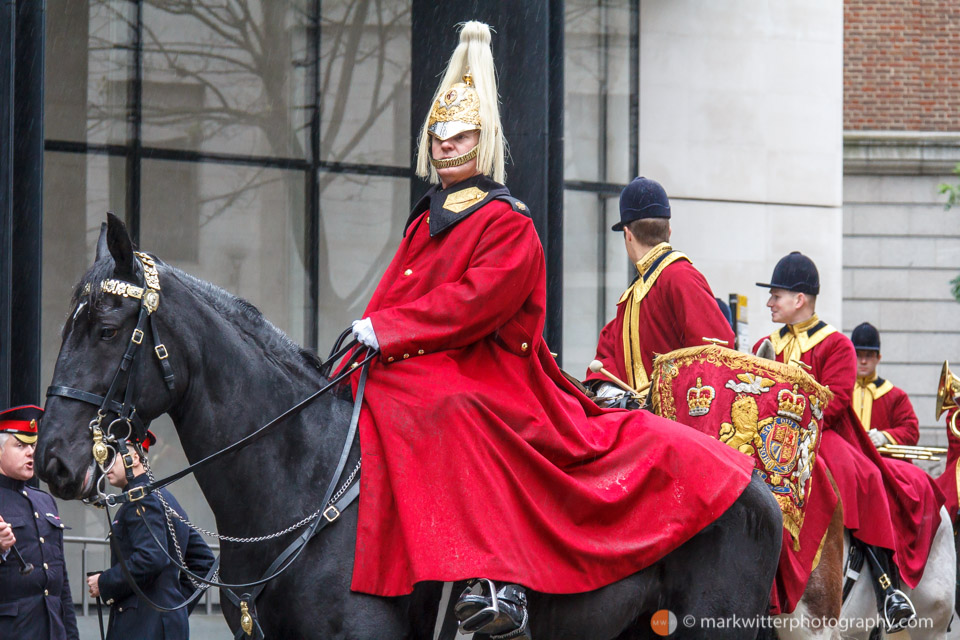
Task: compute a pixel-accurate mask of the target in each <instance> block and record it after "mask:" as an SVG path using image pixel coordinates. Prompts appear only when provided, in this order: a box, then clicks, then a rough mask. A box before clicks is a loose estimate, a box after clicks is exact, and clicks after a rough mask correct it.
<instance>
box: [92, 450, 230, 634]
mask: <svg viewBox="0 0 960 640" xmlns="http://www.w3.org/2000/svg"><path fill="white" fill-rule="evenodd" d="M156 441H157V439H156V437H155V436H154V435H153V434H152V433H150V432H149V431H148V432H147V438H146V439H145V440H144V442H143V444H142V445H136V444H134V443H133V442H128V443H127V447H128V451H129V454H130V459H131V462H132V466H131V467H130V470H131V472H132V473H133V479H132V480H128V478H127V475H126V469H125V468H124V465H123V462H122V460H121V459H120V457H119V456H118V459H117V460H116V461H115V462H114V464H113V466H112V467H110V471H109V472H108V473H107V480H109V481H110V484H112V485H113V486H115V487H119V488H122V489H123V490H124V492H129V491H130V490H131V489H134V488H135V487H142V486H143V485H145V484H147V483H148V482H149V477H148V476H147V470H146V467H144V465H143V455H144V452H146V451H149V449H150V446H151V445H152V444H156ZM160 494H161V495H162V496H163V499H164V500H165V501H166V503H167V504H168V505H169V506H170V507H171V508H172V509H174V510H175V511H176V512H177V513H179V514H180V515H181V516H182V517H183V518H186V513H185V512H184V510H183V507H181V506H180V504H179V503H178V502H177V500H176V499H175V498H174V497H173V496H172V495H171V494H170V493H169V492H168V491H167V490H166V489H161V490H160ZM169 517H170V519H171V521H172V523H173V527H174V531H176V540H174V539H173V538H172V537H171V536H170V531H169V529H168V526H167V516H166V515H165V514H164V506H163V503H161V501H160V498H158V497H157V495H156V494H150V495H148V496H147V497H145V498H143V499H141V500H138V501H135V502H127V503H124V504H123V505H121V506H120V508H119V509H117V512H116V514H115V515H114V519H113V533H114V536H115V537H114V539H113V540H112V541H111V543H110V563H111V565H112V566H111V567H110V568H109V569H107V570H106V571H104V572H102V573H98V574H95V575H92V576H89V577H88V578H87V587H88V588H89V590H90V595H91V596H92V597H97V596H99V597H100V598H102V599H103V600H104V602H106V603H107V604H108V605H110V627H109V629H108V631H107V640H126V639H127V638H151V639H157V640H159V639H161V638H162V639H164V640H185V639H186V638H188V637H189V635H190V626H189V622H188V621H187V616H188V615H189V614H188V611H187V609H186V608H181V609H177V610H176V611H169V612H160V611H157V610H156V609H153V608H152V607H151V606H150V605H149V604H147V603H146V602H143V601H142V600H140V599H139V598H138V597H137V594H136V593H135V592H134V591H133V587H131V586H130V584H129V583H128V582H127V580H126V578H125V577H124V575H123V569H122V568H121V567H120V557H119V556H118V551H119V552H120V553H122V554H123V559H124V562H125V564H126V565H127V568H128V569H129V571H130V574H131V575H132V576H133V579H134V580H135V581H136V583H137V586H138V587H139V588H140V589H141V590H142V591H143V593H144V595H146V596H147V597H148V598H149V599H150V600H151V601H153V602H154V603H155V604H158V605H160V606H163V607H176V606H178V605H180V604H181V603H183V601H184V600H185V599H186V598H187V597H188V596H190V595H191V594H192V593H193V591H194V587H193V586H192V585H191V584H190V582H189V579H188V578H187V577H186V576H181V575H180V570H179V569H178V568H177V566H176V565H175V564H174V563H173V562H171V561H170V558H171V557H172V558H175V559H176V560H177V562H180V563H181V564H182V565H184V566H186V567H187V568H188V569H190V571H191V572H193V573H195V574H197V575H201V576H205V575H206V574H207V572H208V571H209V570H210V567H212V566H213V562H214V557H213V552H212V551H211V550H210V547H208V546H207V543H206V542H204V541H203V538H201V537H200V534H199V533H197V532H196V531H194V530H193V529H191V528H190V527H188V526H187V525H186V524H184V523H183V522H181V521H180V520H179V519H178V518H176V517H175V516H172V515H171V516H169ZM155 538H156V539H155ZM157 540H160V541H161V542H162V543H164V544H165V545H166V553H164V549H161V548H160V547H159V546H158V545H157ZM168 555H169V557H168ZM181 560H182V562H181ZM191 609H192V607H191Z"/></svg>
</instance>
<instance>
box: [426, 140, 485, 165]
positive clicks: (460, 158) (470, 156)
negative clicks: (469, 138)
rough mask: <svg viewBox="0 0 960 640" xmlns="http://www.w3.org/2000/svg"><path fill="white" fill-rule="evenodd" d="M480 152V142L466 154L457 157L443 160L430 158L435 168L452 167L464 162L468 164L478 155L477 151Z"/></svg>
mask: <svg viewBox="0 0 960 640" xmlns="http://www.w3.org/2000/svg"><path fill="white" fill-rule="evenodd" d="M479 152H480V145H479V144H478V145H477V146H475V147H474V148H473V149H470V151H467V152H466V153H464V154H461V155H459V156H457V157H455V158H443V159H442V160H437V159H436V158H430V164H432V165H433V167H434V168H435V169H448V168H450V167H459V166H460V165H462V164H466V163H468V162H470V161H471V160H473V159H474V158H476V157H477V153H479Z"/></svg>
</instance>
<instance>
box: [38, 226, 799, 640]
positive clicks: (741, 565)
mask: <svg viewBox="0 0 960 640" xmlns="http://www.w3.org/2000/svg"><path fill="white" fill-rule="evenodd" d="M105 236H106V237H105V239H104V238H101V242H100V243H99V247H98V251H97V258H96V261H95V263H94V265H93V266H92V267H91V269H90V270H89V271H88V272H87V274H86V275H85V276H84V278H83V279H82V280H81V281H80V283H79V284H78V285H77V288H76V291H75V294H74V300H73V303H72V307H71V315H70V316H69V317H68V318H67V320H66V323H65V326H64V328H63V344H62V346H61V349H60V355H59V357H58V360H57V364H56V370H55V372H54V379H53V382H52V384H53V385H60V386H66V387H73V388H77V389H82V390H85V391H89V392H92V393H95V394H105V393H106V392H107V390H108V387H109V386H110V382H111V379H112V377H113V374H114V371H115V370H116V367H117V364H118V363H119V361H120V359H121V357H122V355H123V353H124V350H125V349H126V345H127V344H128V343H129V341H130V336H131V335H132V334H133V331H134V328H135V325H136V323H137V317H138V309H139V301H138V300H135V299H132V298H127V297H121V296H117V295H110V294H102V293H101V282H102V281H103V280H106V279H117V280H122V281H126V282H130V283H136V284H141V285H142V284H143V282H144V274H143V269H142V265H141V264H140V262H139V261H138V259H137V258H136V256H135V255H134V248H133V245H132V243H131V240H130V237H129V235H128V234H127V231H126V228H125V227H124V226H123V224H122V223H121V222H120V221H119V220H118V219H117V218H115V217H113V216H108V225H107V230H106V234H105ZM156 268H157V270H158V272H159V281H160V287H161V301H160V305H159V308H158V309H157V310H156V311H155V312H154V313H153V317H152V321H153V322H154V323H155V324H156V325H157V327H158V333H159V334H160V335H161V336H162V339H163V343H164V344H165V348H166V351H167V353H168V354H169V357H168V359H167V362H169V363H170V364H171V365H172V367H173V373H174V380H175V383H174V388H173V389H172V390H170V389H168V388H167V386H166V385H165V384H164V382H163V379H162V376H163V371H162V369H161V367H160V365H159V363H158V360H157V359H156V358H155V357H154V355H153V347H154V346H155V345H154V344H153V340H152V336H151V332H150V331H146V332H145V333H146V335H145V338H144V344H143V346H144V347H146V348H145V349H144V351H143V353H142V354H141V357H140V360H139V363H138V364H137V365H136V368H137V369H138V370H137V371H134V373H133V374H132V375H133V376H136V377H137V384H138V386H137V388H138V393H137V396H138V397H137V398H136V399H135V400H136V406H137V413H138V415H139V416H140V417H141V418H142V419H144V420H149V419H152V418H155V417H157V416H159V415H161V414H163V413H168V414H169V415H170V416H171V417H172V418H173V421H174V423H175V425H176V428H177V431H178V433H179V437H180V442H181V444H182V446H183V449H184V451H185V453H186V455H187V458H188V459H189V460H190V461H191V462H195V461H197V460H199V459H202V458H203V457H205V456H208V455H210V454H211V453H213V452H215V451H217V450H219V449H221V448H223V447H225V446H227V445H229V444H231V443H233V442H236V441H237V440H239V439H240V438H242V437H243V436H245V435H247V434H249V433H251V432H253V431H254V430H255V429H256V428H257V427H258V426H259V425H262V424H264V423H266V422H268V421H269V420H271V419H272V418H274V417H275V416H277V415H279V414H280V413H282V412H283V411H284V410H286V409H287V408H288V407H290V406H292V405H294V404H296V403H297V402H299V401H300V400H302V399H303V398H305V397H307V396H309V395H310V394H312V393H313V392H315V391H316V390H317V389H318V388H320V387H321V386H322V385H324V384H325V383H326V380H325V379H324V378H323V377H322V376H321V374H320V366H319V361H318V359H317V358H316V357H315V356H314V355H312V354H311V353H309V352H307V351H304V350H303V349H301V348H300V347H298V346H297V345H295V344H294V343H293V342H292V341H291V340H289V339H288V338H287V337H286V336H285V335H284V334H283V333H282V332H280V331H279V330H278V329H277V328H275V327H274V326H273V325H271V324H270V323H269V322H268V321H267V320H265V319H264V318H263V317H262V315H261V314H260V312H259V311H257V309H256V308H254V307H253V306H252V305H250V304H249V303H247V302H245V301H244V300H241V299H238V298H236V297H234V296H232V295H230V294H228V293H226V292H224V291H223V290H221V289H219V288H217V287H215V286H213V285H211V284H209V283H206V282H203V281H200V280H198V279H196V278H194V277H192V276H190V275H187V274H186V273H183V272H182V271H179V270H177V269H175V268H173V267H170V266H168V265H165V264H163V263H162V262H160V261H159V260H156ZM148 356H149V358H148ZM121 391H122V390H121ZM119 397H120V398H122V397H123V395H122V393H121V394H120V396H119ZM351 409H352V402H351V400H350V398H349V390H347V389H345V388H341V389H340V392H339V393H338V394H335V395H331V394H326V395H323V396H321V397H320V398H319V399H318V400H317V401H316V402H314V403H312V404H311V405H310V406H309V407H308V408H307V409H306V410H304V411H303V412H302V413H301V414H300V415H298V416H296V417H295V418H292V419H290V420H289V422H288V423H286V424H285V425H284V426H282V427H280V428H279V430H278V431H275V432H274V433H273V434H271V435H268V436H267V437H265V438H263V439H261V440H259V441H257V442H256V443H255V444H254V445H252V446H250V447H247V448H244V449H241V450H239V451H237V452H236V453H232V454H230V455H228V456H226V457H224V458H221V459H219V460H217V461H215V462H213V463H212V464H210V465H209V466H206V467H203V468H202V469H200V470H198V471H197V474H196V475H197V481H198V483H199V485H200V488H201V489H202V490H203V493H204V495H205V497H206V499H207V501H208V502H209V504H210V506H211V508H212V510H213V513H214V514H215V516H216V522H217V529H218V531H220V532H221V533H224V534H228V535H231V536H241V537H246V536H258V535H263V534H268V533H272V532H274V531H278V530H281V529H283V528H285V527H287V526H288V525H290V524H292V523H294V522H297V521H298V520H300V519H301V518H303V517H305V516H306V515H307V514H310V513H313V512H314V511H316V510H317V509H318V507H319V504H318V503H319V502H320V501H322V493H323V490H324V488H325V487H326V486H327V484H328V483H329V482H330V476H331V475H332V474H333V470H334V468H335V467H336V464H337V460H338V457H339V455H340V452H341V449H342V447H343V442H344V439H345V434H346V432H347V429H348V423H349V417H350V412H351ZM95 414H96V408H95V407H94V406H92V405H90V404H87V403H84V402H80V401H77V400H73V399H70V398H65V397H58V396H51V397H49V398H48V400H47V404H46V414H45V416H44V421H43V426H42V429H41V433H40V439H39V441H38V443H37V444H38V446H37V452H36V458H37V470H38V474H39V476H40V477H41V478H42V479H43V480H44V481H46V482H47V483H48V484H49V486H50V489H51V491H52V492H53V493H54V494H55V495H56V496H58V497H60V498H64V499H77V498H83V497H89V496H90V495H91V494H92V493H93V492H94V489H95V482H96V480H97V477H98V474H99V469H98V467H97V466H96V465H95V464H94V463H93V457H92V455H91V437H90V430H89V429H88V424H89V423H90V421H91V419H93V418H94V417H95ZM111 418H112V416H111ZM111 418H108V419H107V420H108V421H109V420H110V419H111ZM106 423H107V422H106V421H105V422H104V424H106ZM359 455H360V451H359V446H358V445H354V448H353V450H352V451H351V453H350V460H349V461H348V463H347V467H346V468H347V469H348V470H349V469H352V468H353V466H354V465H355V464H356V462H357V460H358V459H359ZM424 490H436V488H432V489H428V488H424ZM361 499H362V497H361ZM356 524H357V510H356V509H355V508H350V509H347V510H346V511H345V512H344V513H343V515H342V516H341V518H340V519H338V520H337V521H336V522H335V523H333V524H332V525H330V526H328V527H327V528H326V529H325V530H323V531H321V532H320V533H319V535H317V536H316V537H315V538H314V539H313V540H312V541H311V542H310V543H309V544H308V545H307V546H306V548H305V550H304V552H303V554H302V555H301V556H300V557H299V558H298V559H297V561H296V562H295V563H294V564H293V565H292V566H291V568H290V569H289V570H288V571H286V572H285V573H283V574H282V575H280V576H279V577H278V578H276V579H275V580H273V581H271V582H270V583H268V585H267V586H266V588H265V589H264V591H263V593H262V595H261V596H260V597H259V599H258V600H257V601H256V615H257V619H258V621H259V623H260V625H261V626H262V628H263V630H264V632H265V634H266V637H267V638H369V639H373V638H376V639H378V640H385V639H387V640H388V639H393V638H433V637H434V627H435V624H436V620H437V616H438V607H439V605H440V603H441V602H442V601H443V602H447V601H448V600H447V599H443V600H442V599H441V591H442V586H443V585H441V584H440V583H421V584H419V585H417V588H416V589H415V590H414V592H413V593H412V594H411V595H409V596H404V597H398V598H381V597H375V596H370V595H365V594H362V593H354V592H352V591H350V579H351V573H352V568H353V557H354V544H355V540H356ZM491 526H494V525H493V524H491ZM781 526H782V521H781V515H780V510H779V508H778V507H777V503H776V501H775V500H774V499H773V497H772V495H771V494H770V492H769V490H768V489H767V488H766V487H765V486H764V485H763V483H761V482H759V481H757V480H756V479H754V481H753V482H751V483H750V484H749V485H748V486H747V488H746V489H745V490H744V492H743V494H742V495H741V496H740V498H738V500H737V501H736V502H735V503H734V504H733V506H731V507H730V508H729V509H728V510H727V512H725V513H724V514H723V515H722V516H721V517H720V518H719V519H717V520H716V521H715V522H714V523H712V524H711V525H709V526H708V527H706V528H705V529H703V530H702V531H701V532H700V533H698V534H697V535H696V536H695V537H694V538H692V539H691V540H689V541H687V542H686V543H685V544H683V545H682V546H681V547H679V548H678V549H677V550H675V551H674V552H672V553H670V554H669V555H668V556H666V557H664V558H662V559H661V560H660V561H658V562H657V563H655V564H654V565H652V566H650V567H648V568H646V569H645V570H643V571H641V572H639V573H637V574H634V575H632V576H630V577H628V578H626V579H624V580H622V581H620V582H617V583H615V584H612V585H609V586H607V587H604V588H602V589H599V590H597V591H594V592H590V593H583V594H576V595H549V594H536V593H531V594H530V619H531V631H532V633H533V635H534V637H537V638H583V639H590V640H605V639H613V638H624V639H625V638H645V637H657V636H656V635H654V632H653V631H652V628H651V617H652V616H653V614H654V613H655V612H657V611H658V610H661V609H669V610H670V611H672V612H673V613H674V614H675V615H676V620H677V621H678V623H679V627H678V629H677V631H676V632H675V634H674V635H673V637H682V638H752V637H754V636H755V635H756V627H755V626H753V627H752V628H744V627H743V623H742V622H741V623H740V624H738V625H737V627H736V628H734V627H733V622H732V620H733V618H734V617H735V616H738V617H739V618H741V620H748V623H749V620H754V621H756V620H759V619H760V618H762V617H763V616H764V615H765V613H766V609H767V602H768V596H769V593H770V587H771V584H772V582H773V578H774V574H775V572H776V568H777V560H778V557H779V548H780V540H781ZM296 535H297V534H296V533H290V534H287V535H286V536H283V537H281V538H279V539H275V540H270V541H266V542H261V543H253V544H231V543H224V544H223V546H222V556H221V577H222V579H223V580H224V581H225V582H233V583H237V582H249V581H252V580H256V579H259V578H260V577H261V576H262V575H263V573H264V572H265V570H266V569H267V567H268V566H269V565H270V563H271V562H272V561H273V560H274V559H275V558H276V557H277V555H278V554H279V553H280V552H281V551H282V550H283V549H284V548H285V547H286V546H287V544H288V543H289V542H290V540H291V539H292V537H293V536H296ZM455 588H456V587H455ZM454 593H455V594H456V593H457V592H456V591H455V592H454ZM453 599H454V600H455V598H453ZM223 601H224V616H225V617H226V619H227V622H228V624H229V625H230V628H231V629H233V630H234V631H236V630H237V629H238V628H239V619H240V614H239V611H238V610H237V608H236V607H234V606H232V605H231V604H230V603H229V602H227V600H226V598H224V599H223ZM450 609H452V607H451V606H449V605H448V606H447V607H446V610H445V616H446V617H445V620H446V621H447V622H446V623H445V624H444V629H443V637H445V638H450V637H452V629H454V628H455V626H453V625H452V624H451V623H450V620H451V619H452V616H451V615H450V611H449V610H450ZM691 616H692V617H691ZM703 618H716V619H719V621H718V622H715V623H714V622H708V623H706V626H705V627H704V626H702V625H701V623H700V620H701V619H703ZM691 620H693V621H694V622H691ZM751 624H756V622H753V623H751Z"/></svg>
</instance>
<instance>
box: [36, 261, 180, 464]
mask: <svg viewBox="0 0 960 640" xmlns="http://www.w3.org/2000/svg"><path fill="white" fill-rule="evenodd" d="M134 255H135V256H136V258H137V261H138V262H139V264H140V266H141V267H142V269H143V280H144V283H143V284H144V286H142V287H141V286H137V285H134V284H131V283H129V282H124V281H123V280H114V279H110V280H103V281H102V282H101V283H100V292H101V293H109V294H111V295H115V296H120V297H122V298H134V299H137V300H140V315H139V317H138V318H137V326H136V328H134V330H133V334H132V335H131V336H130V342H129V343H128V344H127V349H126V351H125V352H124V354H123V358H121V360H120V365H119V366H118V367H117V372H116V373H115V374H114V376H113V381H112V382H111V383H110V388H109V389H108V390H107V393H106V394H105V395H102V396H98V395H97V394H95V393H91V392H89V391H83V390H82V389H75V388H73V387H64V386H50V387H47V397H50V396H61V397H63V398H70V399H72V400H79V401H80V402H86V403H88V404H92V405H94V406H96V407H98V409H97V417H96V418H94V419H93V420H91V421H90V424H89V429H90V436H91V438H92V439H93V447H92V448H93V459H94V460H96V462H97V464H98V465H99V466H100V470H101V471H103V473H104V475H105V474H106V472H107V469H105V468H104V464H105V463H106V461H107V458H108V456H109V452H110V450H111V449H113V450H115V451H116V452H117V453H119V454H120V455H121V456H122V458H123V465H124V468H125V471H126V475H127V480H128V481H130V480H132V479H133V471H132V469H131V467H132V465H133V459H132V458H131V457H130V455H129V453H128V451H127V446H126V442H127V441H128V440H129V441H132V442H135V443H137V444H140V443H142V442H143V441H144V440H145V439H146V438H147V426H148V425H149V422H147V423H144V422H143V420H141V419H140V416H138V415H137V408H136V405H135V403H136V401H137V398H138V394H137V376H136V375H134V365H135V364H136V363H137V361H138V356H139V355H140V345H141V344H143V336H144V332H145V330H147V328H148V325H149V330H150V332H151V333H152V334H153V344H154V345H155V346H154V348H153V351H154V353H155V354H156V356H157V360H159V362H160V366H161V367H162V368H163V381H164V382H165V383H166V385H167V388H168V389H169V390H170V391H173V389H174V377H173V367H171V366H170V362H169V361H168V357H169V355H170V354H169V353H168V352H167V348H166V346H164V344H163V342H161V341H160V333H159V331H158V330H157V324H156V323H155V322H153V312H154V311H156V310H157V309H158V308H159V307H160V276H159V274H158V273H157V265H156V263H155V262H154V260H153V258H151V257H150V256H149V255H147V254H146V253H143V252H140V251H137V252H135V254H134ZM89 287H90V285H87V287H86V288H85V289H84V294H89V293H90V289H89ZM124 383H126V389H125V391H124V394H123V401H122V402H120V401H118V400H117V399H116V398H117V397H118V395H119V393H120V388H121V387H122V386H123V384H124ZM110 414H113V415H116V416H117V417H116V419H114V420H113V421H111V422H109V423H108V424H107V427H106V428H105V429H104V428H103V426H102V425H103V421H104V419H105V418H106V417H107V416H108V415H110ZM123 426H126V428H127V431H126V433H123V432H122V428H123ZM115 429H116V431H117V432H115ZM102 477H103V476H101V478H102Z"/></svg>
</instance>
